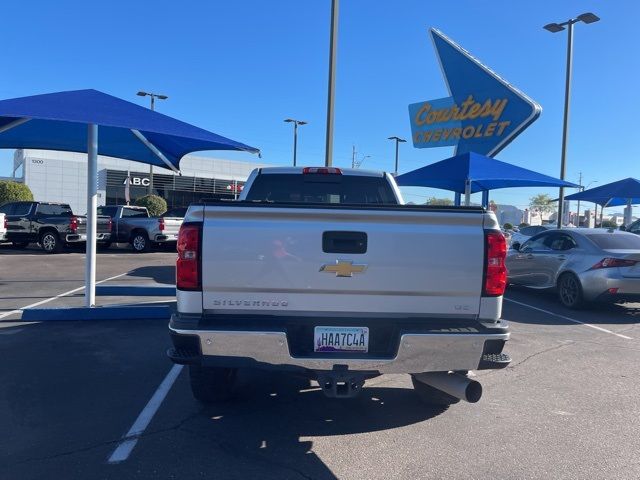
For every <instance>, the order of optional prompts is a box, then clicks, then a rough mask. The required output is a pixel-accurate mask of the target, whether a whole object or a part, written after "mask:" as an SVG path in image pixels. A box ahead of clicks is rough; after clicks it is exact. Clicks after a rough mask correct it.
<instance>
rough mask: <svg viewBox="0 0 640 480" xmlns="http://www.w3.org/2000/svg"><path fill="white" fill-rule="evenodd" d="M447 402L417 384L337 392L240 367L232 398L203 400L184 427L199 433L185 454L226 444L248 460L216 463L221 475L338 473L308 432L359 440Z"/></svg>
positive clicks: (209, 453)
mask: <svg viewBox="0 0 640 480" xmlns="http://www.w3.org/2000/svg"><path fill="white" fill-rule="evenodd" d="M313 385H315V383H314V384H313ZM185 394H186V395H190V393H189V392H185ZM193 401H194V402H195V400H193ZM445 410H446V408H445V407H431V408H430V407H427V406H425V405H423V404H422V403H420V402H419V400H418V399H417V397H416V395H415V394H414V392H413V390H412V389H405V388H391V387H390V388H384V387H379V386H374V387H365V388H364V389H363V390H362V392H361V395H360V396H359V397H357V398H354V399H331V398H327V397H325V395H324V394H323V393H322V392H321V391H320V388H319V387H318V386H317V385H315V386H312V385H311V384H310V382H309V380H307V379H305V378H299V377H295V376H291V375H286V374H277V373H271V372H260V371H252V370H249V371H242V372H241V374H240V378H239V386H238V392H237V396H236V398H235V399H234V401H232V402H229V403H225V404H219V405H215V406H206V407H204V408H203V409H202V411H201V412H200V415H197V416H194V417H191V419H190V420H188V421H186V422H184V423H183V424H182V426H181V427H180V429H181V430H183V431H185V432H187V433H189V434H190V435H191V436H195V437H197V441H190V442H188V445H189V446H188V447H187V448H188V449H189V450H190V452H188V453H187V452H184V453H185V455H187V456H191V455H193V457H194V458H201V459H205V458H216V450H218V451H219V450H222V451H223V452H224V453H225V454H227V455H230V456H231V459H233V462H234V463H235V464H236V465H242V468H240V469H238V467H234V465H233V464H231V463H230V464H229V465H225V467H226V468H221V469H219V470H218V471H217V476H218V477H219V478H236V477H243V476H244V477H245V478H289V476H291V475H292V474H293V476H294V477H295V478H299V477H302V478H314V479H334V478H336V477H335V475H334V474H333V473H332V472H331V470H330V469H329V468H328V467H327V465H325V463H324V462H323V461H322V458H321V457H320V456H318V455H317V454H316V452H315V451H314V449H313V441H312V440H311V439H308V438H306V437H327V436H329V437H330V436H337V435H354V437H353V441H354V442H357V441H363V442H365V441H369V442H370V441H371V438H370V437H369V438H368V439H367V440H364V439H359V438H358V437H356V436H355V435H356V434H361V433H369V432H378V431H383V430H389V429H394V428H399V427H404V426H407V425H412V424H415V423H419V422H423V421H425V420H429V419H431V418H433V417H435V416H437V415H439V414H441V413H443V412H444V411H445ZM330 443H331V440H329V445H328V446H327V442H324V445H323V449H322V450H323V452H322V455H323V456H326V455H327V453H326V449H327V448H329V449H331V448H332V447H331V445H330ZM363 448H366V446H364V445H363ZM193 449H196V451H194V450H193ZM175 453H177V454H178V455H181V454H182V452H174V454H175ZM340 455H341V452H340V451H339V450H338V451H333V450H332V451H331V457H332V459H333V460H335V461H337V462H338V463H342V462H348V461H349V459H348V458H342V459H341V458H340ZM334 457H335V458H334ZM218 459H219V456H218ZM202 466H203V465H201V467H202ZM283 470H285V471H288V474H285V473H284V472H283ZM224 472H228V474H224Z"/></svg>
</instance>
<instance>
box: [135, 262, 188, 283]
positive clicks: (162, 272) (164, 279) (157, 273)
mask: <svg viewBox="0 0 640 480" xmlns="http://www.w3.org/2000/svg"><path fill="white" fill-rule="evenodd" d="M127 276H128V277H144V278H150V279H153V280H154V281H155V282H156V283H164V284H166V285H175V283H176V267H175V265H158V266H148V267H138V268H134V269H133V270H131V271H130V272H129V273H128V274H127Z"/></svg>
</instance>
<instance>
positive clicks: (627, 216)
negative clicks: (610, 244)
mask: <svg viewBox="0 0 640 480" xmlns="http://www.w3.org/2000/svg"><path fill="white" fill-rule="evenodd" d="M631 201H632V200H631V199H630V198H627V208H625V209H624V226H625V227H628V226H629V225H631V219H632V218H633V207H632V206H631Z"/></svg>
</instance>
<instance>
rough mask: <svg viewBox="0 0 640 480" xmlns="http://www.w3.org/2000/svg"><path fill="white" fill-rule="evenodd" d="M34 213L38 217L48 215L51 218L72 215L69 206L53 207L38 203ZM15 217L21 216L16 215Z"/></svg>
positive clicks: (53, 205)
mask: <svg viewBox="0 0 640 480" xmlns="http://www.w3.org/2000/svg"><path fill="white" fill-rule="evenodd" d="M36 213H39V214H40V215H49V216H51V217H70V216H72V215H73V213H72V212H71V207H69V205H55V204H48V203H40V204H38V207H37V209H36ZM16 215H21V214H20V213H16Z"/></svg>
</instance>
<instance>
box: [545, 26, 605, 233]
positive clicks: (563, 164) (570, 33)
mask: <svg viewBox="0 0 640 480" xmlns="http://www.w3.org/2000/svg"><path fill="white" fill-rule="evenodd" d="M598 20H600V18H599V17H598V16H596V15H594V14H593V13H583V14H582V15H578V17H576V18H571V19H569V20H567V21H566V22H563V23H549V24H547V25H545V26H544V27H543V28H544V29H545V30H547V31H549V32H551V33H557V32H561V31H562V30H564V27H567V72H566V78H565V89H564V121H563V125H562V156H561V159H560V180H564V177H565V173H566V164H567V162H566V160H567V141H568V135H569V132H568V130H569V103H570V97H571V75H572V69H573V25H574V24H576V23H578V22H584V23H594V22H597V21H598ZM563 210H564V187H560V195H559V196H558V222H557V226H558V228H562V217H563Z"/></svg>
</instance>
